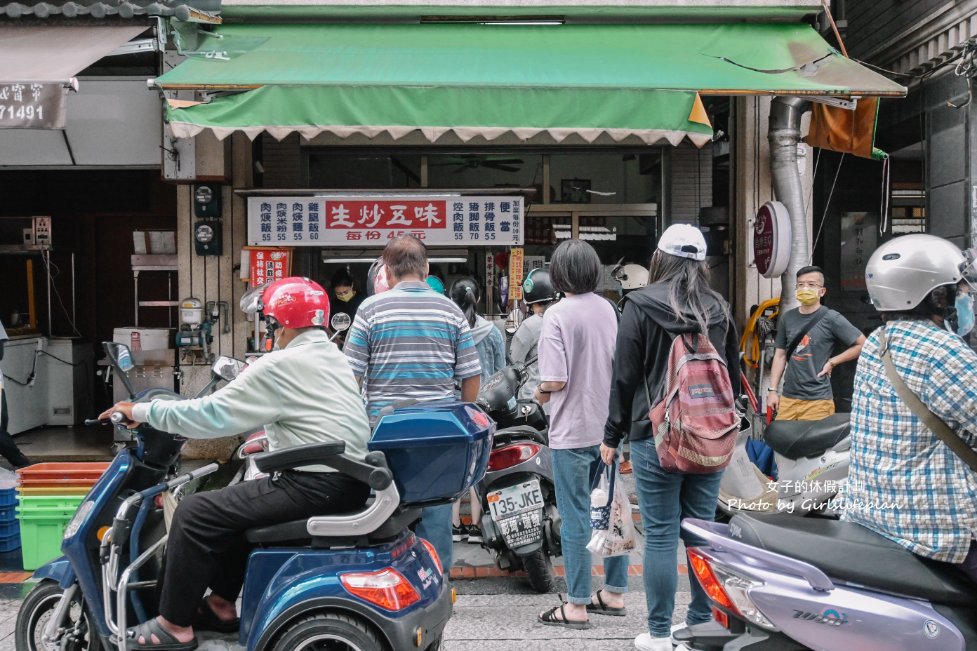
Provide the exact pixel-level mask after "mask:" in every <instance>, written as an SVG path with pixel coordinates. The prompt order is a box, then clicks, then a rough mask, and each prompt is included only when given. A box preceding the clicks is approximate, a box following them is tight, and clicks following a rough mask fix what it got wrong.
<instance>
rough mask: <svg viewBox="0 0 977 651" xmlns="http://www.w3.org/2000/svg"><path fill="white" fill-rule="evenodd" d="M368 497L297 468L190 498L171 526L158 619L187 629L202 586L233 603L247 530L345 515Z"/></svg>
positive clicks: (344, 482) (339, 480)
mask: <svg viewBox="0 0 977 651" xmlns="http://www.w3.org/2000/svg"><path fill="white" fill-rule="evenodd" d="M369 495H370V489H369V487H368V486H367V485H366V484H364V483H362V482H359V481H357V480H355V479H352V478H351V477H347V476H345V475H340V474H338V473H304V472H296V471H289V472H285V473H282V474H281V475H279V476H278V478H277V479H275V480H272V479H271V478H265V479H258V480H255V481H246V482H242V483H240V484H235V485H234V486H228V487H227V488H224V489H221V490H217V491H208V492H206V493H197V494H196V495H190V496H189V497H187V498H185V499H184V500H182V501H181V502H180V505H179V506H178V507H177V509H176V513H175V514H174V516H173V522H172V524H171V527H170V538H169V541H168V543H167V549H166V569H165V570H164V573H163V588H162V594H161V596H160V604H159V613H160V615H162V616H163V617H165V618H166V619H168V620H169V621H171V622H173V623H174V624H176V625H178V626H190V625H192V623H193V620H194V617H195V615H196V612H197V608H198V606H199V605H200V600H201V599H202V598H203V596H204V593H205V592H206V590H207V588H210V589H211V591H213V592H214V593H215V594H216V595H218V596H219V597H223V598H224V599H227V600H228V601H235V600H236V599H237V596H238V594H239V593H240V592H241V586H242V585H244V570H245V566H246V564H247V559H248V554H249V553H250V551H251V546H250V545H249V544H248V543H246V542H245V540H244V536H243V535H242V532H244V531H245V530H246V529H251V528H254V527H261V526H267V525H272V524H280V523H283V522H289V521H291V520H299V519H302V518H308V517H311V516H313V515H328V514H330V513H341V512H344V511H351V510H354V509H356V508H359V507H361V506H363V504H364V503H365V502H366V499H367V497H369Z"/></svg>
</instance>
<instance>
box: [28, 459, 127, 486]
mask: <svg viewBox="0 0 977 651" xmlns="http://www.w3.org/2000/svg"><path fill="white" fill-rule="evenodd" d="M108 467H109V462H107V461H98V462H48V463H38V464H34V465H33V466H27V467H26V468H20V469H19V470H17V475H18V476H19V477H20V485H21V486H24V487H26V486H31V487H37V486H79V487H81V486H91V485H92V484H94V483H95V482H97V481H98V479H99V477H101V476H102V474H103V473H104V472H105V471H106V469H107V468H108Z"/></svg>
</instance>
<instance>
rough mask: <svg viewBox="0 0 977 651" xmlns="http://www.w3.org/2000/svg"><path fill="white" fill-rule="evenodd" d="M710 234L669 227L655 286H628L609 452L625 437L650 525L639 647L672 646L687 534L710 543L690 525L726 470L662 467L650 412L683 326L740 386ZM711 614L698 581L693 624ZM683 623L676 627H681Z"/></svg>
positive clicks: (656, 260)
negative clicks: (712, 277)
mask: <svg viewBox="0 0 977 651" xmlns="http://www.w3.org/2000/svg"><path fill="white" fill-rule="evenodd" d="M705 257H706V242H705V238H703V236H702V232H701V231H699V229H697V228H695V227H694V226H689V225H687V224H676V225H673V226H670V227H669V228H668V229H667V230H666V231H665V232H664V233H663V234H662V237H661V239H660V240H659V241H658V247H657V249H656V250H655V252H654V254H653V255H652V257H651V265H650V269H649V274H648V275H649V277H648V286H647V287H645V288H644V289H641V290H638V291H635V292H632V293H630V294H628V295H627V296H626V297H625V299H624V309H623V314H622V316H621V324H620V328H619V330H618V335H617V351H616V354H615V358H614V377H613V381H612V383H611V397H610V406H609V410H608V411H609V415H608V418H607V424H606V426H605V428H604V442H603V443H602V444H601V456H602V457H603V458H604V459H605V460H611V459H613V458H614V457H615V456H616V455H617V448H618V446H619V444H620V443H621V441H622V439H623V438H624V437H625V435H628V434H630V437H631V463H632V465H633V467H634V478H635V484H636V488H637V493H638V504H639V507H640V509H641V518H642V521H643V523H644V530H645V554H644V584H645V597H646V599H647V601H648V631H647V632H645V633H641V634H640V635H638V636H637V637H636V638H635V640H634V645H635V647H636V648H637V649H639V651H671V649H672V635H673V627H672V613H673V611H674V609H675V589H676V584H677V581H678V568H677V567H676V563H675V556H676V553H677V550H678V540H679V536H681V537H682V539H683V541H684V542H685V545H686V547H692V546H695V545H697V544H702V541H701V540H699V539H697V538H694V537H693V536H690V535H688V534H687V533H685V532H684V531H681V527H680V524H681V521H682V519H683V518H703V519H706V520H711V519H712V518H713V517H714V516H715V513H716V500H717V499H718V497H719V481H720V479H721V478H722V472H716V473H711V474H685V473H679V472H668V471H665V470H663V469H662V467H661V464H660V463H659V460H658V453H657V451H656V449H655V440H654V436H653V434H652V431H651V424H650V422H649V419H648V411H649V409H650V407H651V405H650V404H649V402H652V403H654V402H657V397H658V396H660V394H661V391H662V387H663V385H664V382H665V378H666V374H667V366H668V358H669V352H670V350H671V346H672V341H673V340H674V339H675V337H676V336H678V335H680V334H682V333H690V332H691V333H702V334H706V335H708V337H709V340H710V341H711V342H712V345H713V346H714V347H715V348H716V350H717V351H719V352H720V354H723V356H724V357H725V359H726V367H727V370H728V372H729V375H730V381H731V382H732V385H733V391H734V395H738V394H739V387H740V382H739V372H738V371H737V369H738V368H739V367H738V364H739V351H738V347H737V335H736V327H735V325H734V324H733V322H732V319H731V317H730V312H729V305H728V304H727V303H726V301H725V300H724V299H723V298H722V297H721V296H720V295H719V294H718V293H717V292H715V291H714V290H713V289H711V288H710V287H709V270H708V267H706V263H705ZM710 619H711V612H710V607H709V599H708V597H707V596H706V594H705V592H704V591H703V590H702V587H701V586H700V585H699V584H698V582H697V581H695V580H694V579H693V580H692V604H691V605H690V606H689V611H688V615H687V617H686V624H687V625H690V626H691V625H693V624H700V623H703V622H706V621H709V620H710ZM678 628H681V626H676V627H674V629H678Z"/></svg>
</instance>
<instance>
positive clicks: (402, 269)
mask: <svg viewBox="0 0 977 651" xmlns="http://www.w3.org/2000/svg"><path fill="white" fill-rule="evenodd" d="M383 263H384V264H385V265H387V267H388V268H389V269H390V273H391V274H393V276H394V278H403V277H405V276H420V277H421V278H422V279H423V278H424V277H425V276H427V247H426V246H424V242H422V241H420V240H419V239H417V238H416V237H414V236H413V235H398V236H397V237H395V238H393V239H392V240H390V241H389V242H387V246H386V248H384V249H383Z"/></svg>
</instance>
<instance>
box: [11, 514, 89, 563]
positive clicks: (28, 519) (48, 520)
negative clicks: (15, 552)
mask: <svg viewBox="0 0 977 651" xmlns="http://www.w3.org/2000/svg"><path fill="white" fill-rule="evenodd" d="M74 515H75V512H74V511H65V510H58V509H52V510H50V511H48V512H43V511H42V512H39V513H35V514H24V513H21V514H18V516H17V518H18V519H19V520H20V540H21V546H22V550H23V551H22V552H21V553H22V554H23V557H24V569H25V570H36V569H37V568H39V567H41V566H42V565H44V564H45V563H47V562H48V561H53V560H54V559H56V558H58V557H59V556H61V539H62V538H63V537H64V530H65V527H67V526H68V523H69V522H71V518H72V517H73V516H74Z"/></svg>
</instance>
